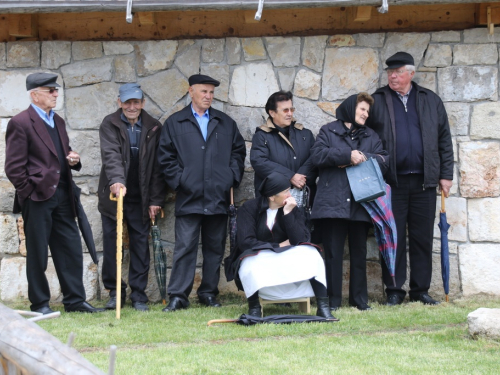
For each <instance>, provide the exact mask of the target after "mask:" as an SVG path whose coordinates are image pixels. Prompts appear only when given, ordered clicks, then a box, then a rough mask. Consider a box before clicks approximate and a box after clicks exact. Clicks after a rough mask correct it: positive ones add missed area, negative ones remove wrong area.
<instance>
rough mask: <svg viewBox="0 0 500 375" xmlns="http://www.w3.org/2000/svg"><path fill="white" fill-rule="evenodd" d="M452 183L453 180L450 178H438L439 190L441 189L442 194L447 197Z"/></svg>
mask: <svg viewBox="0 0 500 375" xmlns="http://www.w3.org/2000/svg"><path fill="white" fill-rule="evenodd" d="M452 185H453V181H451V180H445V179H442V180H439V192H442V191H443V192H444V196H445V197H446V198H448V196H449V195H450V189H451V186H452Z"/></svg>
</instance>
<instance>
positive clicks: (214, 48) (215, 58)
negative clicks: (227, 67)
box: [201, 39, 226, 63]
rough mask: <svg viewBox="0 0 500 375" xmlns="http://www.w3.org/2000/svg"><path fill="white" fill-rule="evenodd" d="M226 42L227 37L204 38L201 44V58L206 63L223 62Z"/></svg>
mask: <svg viewBox="0 0 500 375" xmlns="http://www.w3.org/2000/svg"><path fill="white" fill-rule="evenodd" d="M225 42H226V41H225V39H204V40H203V43H202V46H201V60H202V61H203V62H206V63H220V62H222V60H224V44H225Z"/></svg>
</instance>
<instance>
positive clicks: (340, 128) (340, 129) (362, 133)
mask: <svg viewBox="0 0 500 375" xmlns="http://www.w3.org/2000/svg"><path fill="white" fill-rule="evenodd" d="M328 130H329V131H331V132H332V133H334V134H335V135H337V136H339V137H341V138H345V137H348V136H349V131H348V130H347V129H346V128H345V126H344V124H343V123H342V120H337V121H334V122H331V123H330V126H328ZM349 130H350V129H349ZM367 131H368V130H367V128H366V125H365V126H362V127H359V128H358V130H357V131H356V133H357V135H358V136H359V138H366V137H368V136H369V135H368V133H367Z"/></svg>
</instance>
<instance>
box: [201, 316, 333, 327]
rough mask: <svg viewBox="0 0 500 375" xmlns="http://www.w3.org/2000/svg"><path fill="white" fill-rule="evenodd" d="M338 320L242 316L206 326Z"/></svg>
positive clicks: (308, 317) (209, 323) (307, 317)
mask: <svg viewBox="0 0 500 375" xmlns="http://www.w3.org/2000/svg"><path fill="white" fill-rule="evenodd" d="M336 321H338V319H327V318H322V317H320V316H313V315H269V316H266V317H264V318H260V317H258V316H252V315H247V314H243V315H241V316H240V317H239V318H238V319H214V320H210V321H209V322H208V323H207V325H208V326H211V325H212V324H215V323H236V324H239V325H244V326H253V325H255V324H263V323H270V324H291V323H326V322H328V323H331V322H336Z"/></svg>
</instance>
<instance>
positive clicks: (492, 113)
mask: <svg viewBox="0 0 500 375" xmlns="http://www.w3.org/2000/svg"><path fill="white" fill-rule="evenodd" d="M499 121H500V103H498V102H493V103H480V104H477V105H475V106H473V107H472V117H471V122H470V123H471V124H470V137H471V139H500V127H499V126H498V124H499Z"/></svg>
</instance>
